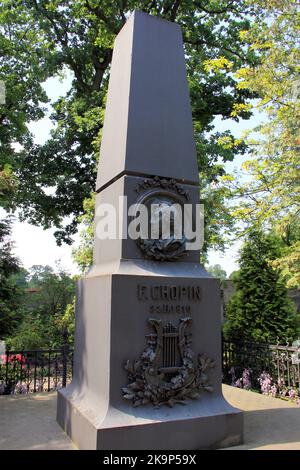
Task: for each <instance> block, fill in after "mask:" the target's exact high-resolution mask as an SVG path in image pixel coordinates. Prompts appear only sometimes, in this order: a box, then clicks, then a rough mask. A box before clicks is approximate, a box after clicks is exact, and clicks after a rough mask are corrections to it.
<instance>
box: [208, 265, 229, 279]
mask: <svg viewBox="0 0 300 470" xmlns="http://www.w3.org/2000/svg"><path fill="white" fill-rule="evenodd" d="M206 270H207V272H209V274H211V275H212V276H214V277H216V278H217V279H220V281H225V280H226V279H227V273H226V271H225V269H223V268H222V266H221V265H220V264H214V265H212V266H208V267H207V268H206Z"/></svg>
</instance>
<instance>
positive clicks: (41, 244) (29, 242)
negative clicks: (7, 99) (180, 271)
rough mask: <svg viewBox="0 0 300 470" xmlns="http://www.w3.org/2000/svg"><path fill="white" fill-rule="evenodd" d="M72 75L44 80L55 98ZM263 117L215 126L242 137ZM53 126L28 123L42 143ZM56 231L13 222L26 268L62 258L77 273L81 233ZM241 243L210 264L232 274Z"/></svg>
mask: <svg viewBox="0 0 300 470" xmlns="http://www.w3.org/2000/svg"><path fill="white" fill-rule="evenodd" d="M71 79H72V77H71V76H70V75H68V76H66V77H65V78H64V79H63V80H59V79H58V78H50V79H48V80H47V81H46V82H45V84H44V88H45V90H46V92H47V95H48V97H49V98H50V100H51V101H52V102H54V101H56V100H57V99H58V98H59V97H60V96H63V95H65V94H66V92H67V91H68V90H69V88H70V86H71ZM50 111H51V107H50V105H49V106H48V114H50ZM262 119H263V116H262V115H259V114H258V113H255V114H254V116H253V117H252V118H251V119H250V120H248V121H241V122H239V123H237V122H235V121H233V120H226V121H222V120H221V119H220V118H218V117H217V118H216V120H215V124H216V130H218V131H220V132H222V131H224V130H227V129H229V130H231V132H232V133H233V135H235V137H239V136H240V135H241V133H242V132H243V131H244V130H246V129H249V128H253V127H255V126H257V125H258V124H259V123H260V122H261V121H262ZM51 127H52V123H51V121H50V119H49V117H45V118H44V119H41V120H40V121H38V122H34V123H30V124H29V128H30V130H31V132H32V133H33V134H34V136H35V142H36V143H40V144H42V143H43V142H45V140H47V138H48V137H49V136H50V130H51ZM245 159H246V157H239V158H238V157H237V158H236V159H235V161H234V162H229V163H227V164H226V170H227V171H228V172H232V171H233V170H234V169H237V168H239V167H240V165H241V163H242V161H244V160H245ZM2 215H3V211H2V213H1V212H0V217H1V216H2ZM54 232H55V228H53V229H48V230H43V229H42V228H41V227H36V226H34V225H31V224H29V223H27V222H19V221H16V222H15V223H14V224H13V230H12V239H13V240H14V243H15V248H14V252H15V254H16V255H17V256H18V257H19V259H20V260H21V263H22V264H23V266H24V267H25V268H26V269H28V268H30V267H31V266H33V265H36V264H40V265H50V266H53V267H55V264H56V263H57V262H58V261H59V262H60V264H61V265H62V266H63V267H64V268H65V269H66V270H67V271H68V272H69V273H70V274H76V273H78V268H77V266H76V264H75V263H74V262H73V260H72V250H73V249H74V248H75V247H76V246H78V244H79V235H78V234H77V235H75V237H74V244H73V245H72V246H69V245H66V244H63V245H62V246H61V247H59V246H57V245H56V241H55V238H54V235H53V233H54ZM240 246H241V242H239V243H234V244H233V245H232V246H231V247H230V248H228V249H227V250H226V251H225V252H224V253H222V252H218V251H214V250H212V251H210V252H209V265H214V264H220V265H221V266H222V268H223V269H225V271H226V272H227V275H230V273H231V272H232V271H234V270H236V269H238V264H237V257H238V250H239V249H240Z"/></svg>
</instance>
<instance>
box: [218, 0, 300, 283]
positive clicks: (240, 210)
mask: <svg viewBox="0 0 300 470" xmlns="http://www.w3.org/2000/svg"><path fill="white" fill-rule="evenodd" d="M250 3H253V2H250ZM255 3H257V4H259V5H262V6H263V8H262V14H261V15H260V17H259V20H258V21H256V22H254V23H253V24H252V26H251V28H250V30H248V31H247V32H244V33H242V35H243V38H244V40H245V41H247V42H248V43H249V47H250V48H251V49H252V50H256V51H257V52H258V54H259V56H260V62H259V63H258V64H256V65H255V66H254V67H251V66H250V67H249V66H248V67H243V68H241V69H240V70H239V71H238V74H237V76H238V77H239V79H240V83H239V85H238V87H239V88H240V89H243V88H246V89H251V90H252V91H253V92H256V93H257V94H258V95H260V96H261V99H260V101H259V102H258V104H257V107H258V109H259V110H263V111H264V113H265V114H266V115H267V121H266V122H265V123H264V124H262V125H261V126H259V127H258V128H256V129H255V130H256V131H258V132H259V137H258V138H256V139H254V138H252V139H251V140H250V139H249V143H250V145H251V146H252V147H253V149H254V150H253V154H252V158H251V159H250V160H248V161H246V162H245V163H244V164H243V165H242V173H241V174H239V175H238V177H237V178H233V177H228V176H227V177H226V178H225V179H226V180H227V181H228V180H229V181H230V187H231V193H230V197H234V198H236V203H235V204H234V205H233V210H232V214H233V216H234V217H235V218H236V219H237V220H238V221H242V222H246V230H247V228H248V229H249V228H250V229H251V228H253V227H254V226H258V227H264V229H265V230H272V231H275V232H276V233H277V234H278V235H280V236H281V238H282V240H283V241H284V242H285V247H284V249H283V251H282V252H281V253H280V254H279V257H278V258H277V259H276V260H274V263H273V265H274V266H275V267H277V268H281V269H282V271H283V272H284V275H285V278H286V281H287V285H288V286H289V287H299V286H300V238H299V235H300V223H299V221H300V219H299V214H300V197H299V195H300V173H299V169H300V152H299V150H300V138H299V122H300V106H299V97H300V74H299V72H300V68H299V63H300V52H299V51H300V49H299V37H300V36H299V32H300V13H299V10H298V8H297V4H296V2H295V1H292V0H276V1H275V0H269V1H268V2H260V1H259V2H255ZM243 230H244V227H243Z"/></svg>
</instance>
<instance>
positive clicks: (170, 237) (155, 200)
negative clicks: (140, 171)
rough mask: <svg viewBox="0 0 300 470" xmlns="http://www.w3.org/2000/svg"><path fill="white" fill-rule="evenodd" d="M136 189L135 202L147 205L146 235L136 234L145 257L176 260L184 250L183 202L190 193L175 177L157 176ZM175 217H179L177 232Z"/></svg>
mask: <svg viewBox="0 0 300 470" xmlns="http://www.w3.org/2000/svg"><path fill="white" fill-rule="evenodd" d="M136 191H137V193H138V194H139V198H138V201H137V204H143V205H144V206H146V208H147V210H148V214H149V217H148V234H149V235H148V237H147V238H143V237H140V238H138V240H137V242H138V245H139V247H140V249H141V250H142V251H143V253H144V254H145V255H146V257H147V258H152V259H155V260H158V261H175V260H177V259H178V258H180V257H181V256H183V255H184V253H185V252H186V241H187V240H186V237H185V231H184V227H183V224H184V223H185V224H187V223H189V222H188V221H187V220H184V204H185V203H186V202H187V201H189V200H190V195H189V193H188V192H187V191H185V189H184V188H183V187H182V186H180V185H179V184H178V183H176V181H175V180H172V179H171V180H167V179H161V178H159V177H158V176H156V177H154V178H151V179H146V180H144V182H143V183H141V184H139V185H138V187H137V190H136ZM178 221H181V222H180V224H179V225H180V226H179V229H181V230H180V233H179V235H178ZM190 223H191V222H190ZM165 227H166V228H165Z"/></svg>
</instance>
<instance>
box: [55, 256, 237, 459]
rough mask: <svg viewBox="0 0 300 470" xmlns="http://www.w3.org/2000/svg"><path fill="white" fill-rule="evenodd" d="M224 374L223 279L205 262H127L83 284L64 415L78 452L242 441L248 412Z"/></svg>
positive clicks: (98, 270) (61, 419)
mask: <svg viewBox="0 0 300 470" xmlns="http://www.w3.org/2000/svg"><path fill="white" fill-rule="evenodd" d="M157 325H158V326H157ZM160 325H161V326H160ZM155 327H157V329H155ZM184 328H186V329H184ZM170 331H171V333H170ZM170 338H171V341H172V342H171V341H170ZM175 341H177V343H175ZM174 344H175V346H176V348H175V346H174ZM160 348H161V349H160ZM176 354H177V355H176ZM189 358H192V359H191V360H190V359H189ZM165 359H167V360H165ZM155 360H158V361H162V365H161V363H160V362H158V364H157V365H156V363H155ZM177 360H178V361H179V362H178V363H179V366H177V367H171V366H172V365H174V363H175V365H176V364H178V363H176V362H175V361H177ZM151 361H152V362H151ZM149 362H151V367H149ZM169 364H170V365H169ZM203 364H204V365H203ZM128 365H129V366H128ZM199 367H200V369H199ZM132 368H133V369H132ZM174 369H175V374H174V372H173V371H174ZM191 370H192V375H191V372H190V371H191ZM170 376H171V377H170ZM221 377H222V369H221V334H220V289H219V281H218V280H216V279H213V278H210V277H209V276H208V274H207V273H206V271H205V270H204V269H203V267H201V266H200V265H197V264H194V263H181V262H180V263H176V264H172V263H153V262H151V261H135V262H133V261H125V260H122V261H121V262H120V263H119V264H117V265H116V266H98V267H94V268H93V269H92V270H91V271H90V272H89V273H88V275H87V276H86V277H85V278H83V279H82V280H81V281H79V283H78V292H77V300H76V331H75V351H74V373H73V380H72V383H71V384H70V385H69V386H68V387H67V388H66V389H64V390H61V391H59V393H58V409H57V421H58V423H59V424H60V425H61V427H62V428H63V429H64V430H65V431H66V433H67V434H68V435H69V436H70V437H71V439H72V440H73V441H74V442H75V444H76V445H77V446H78V447H79V448H80V449H107V450H113V449H149V450H150V449H153V450H155V449H201V448H202V449H203V448H205V449H208V448H220V447H228V446H230V445H238V444H240V443H241V442H242V429H243V422H242V413H241V412H239V411H238V410H236V409H235V408H233V407H232V406H231V405H230V404H229V403H227V402H226V401H225V399H224V398H223V395H222V388H221ZM191 378H192V379H191ZM181 379H183V380H182V381H181V382H179V386H178V385H177V383H178V382H177V381H178V380H181ZM149 390H150V391H153V390H154V391H153V392H151V393H150V394H149ZM165 390H168V393H166V392H165ZM147 398H148V399H147Z"/></svg>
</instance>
